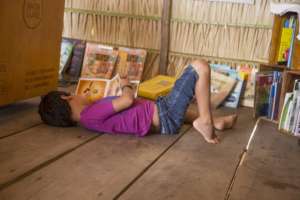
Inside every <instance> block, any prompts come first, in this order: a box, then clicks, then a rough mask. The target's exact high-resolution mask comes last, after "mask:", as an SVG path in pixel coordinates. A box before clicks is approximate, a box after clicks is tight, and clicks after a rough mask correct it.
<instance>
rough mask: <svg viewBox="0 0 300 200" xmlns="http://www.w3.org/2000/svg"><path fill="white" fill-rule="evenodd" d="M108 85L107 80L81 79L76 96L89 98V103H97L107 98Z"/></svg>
mask: <svg viewBox="0 0 300 200" xmlns="http://www.w3.org/2000/svg"><path fill="white" fill-rule="evenodd" d="M108 83H109V80H106V79H93V78H80V79H79V82H78V85H77V89H76V95H80V96H83V97H85V98H87V99H88V100H89V102H95V101H97V100H99V99H102V98H103V97H105V92H106V88H107V85H108Z"/></svg>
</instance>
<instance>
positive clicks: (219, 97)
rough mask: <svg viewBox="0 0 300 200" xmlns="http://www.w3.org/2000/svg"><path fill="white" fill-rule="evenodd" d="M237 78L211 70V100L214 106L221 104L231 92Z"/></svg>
mask: <svg viewBox="0 0 300 200" xmlns="http://www.w3.org/2000/svg"><path fill="white" fill-rule="evenodd" d="M235 84H236V79H234V78H232V77H230V76H227V75H224V74H222V73H219V72H216V71H214V70H212V71H211V87H210V91H211V101H212V106H213V107H214V108H216V107H218V106H220V105H221V104H222V103H223V102H224V100H225V99H226V98H227V97H228V95H229V94H230V93H231V91H232V89H233V88H234V86H235Z"/></svg>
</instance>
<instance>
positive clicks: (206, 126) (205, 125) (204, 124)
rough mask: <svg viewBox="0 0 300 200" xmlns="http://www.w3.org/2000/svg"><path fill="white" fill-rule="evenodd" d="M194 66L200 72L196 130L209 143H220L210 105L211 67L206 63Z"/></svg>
mask: <svg viewBox="0 0 300 200" xmlns="http://www.w3.org/2000/svg"><path fill="white" fill-rule="evenodd" d="M192 66H193V67H194V68H195V70H196V71H197V72H198V75H199V79H198V81H197V82H196V87H195V97H196V100H197V104H198V111H199V117H198V118H197V119H196V120H195V121H194V122H193V126H194V128H195V129H196V130H197V131H199V132H200V133H201V134H202V136H203V137H204V139H205V140H206V141H207V142H208V143H214V144H216V143H218V139H217V137H216V135H215V132H214V128H213V118H212V112H211V105H210V67H209V66H208V63H207V62H205V61H198V60H197V61H194V62H192Z"/></svg>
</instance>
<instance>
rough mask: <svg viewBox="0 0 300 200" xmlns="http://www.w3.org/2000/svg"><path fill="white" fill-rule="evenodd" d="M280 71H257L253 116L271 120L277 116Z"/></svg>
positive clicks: (280, 79)
mask: <svg viewBox="0 0 300 200" xmlns="http://www.w3.org/2000/svg"><path fill="white" fill-rule="evenodd" d="M281 83H282V73H281V72H278V71H268V72H258V73H257V75H256V91H255V116H256V117H259V116H265V117H267V118H269V119H271V120H276V119H277V118H278V107H279V98H280V88H281Z"/></svg>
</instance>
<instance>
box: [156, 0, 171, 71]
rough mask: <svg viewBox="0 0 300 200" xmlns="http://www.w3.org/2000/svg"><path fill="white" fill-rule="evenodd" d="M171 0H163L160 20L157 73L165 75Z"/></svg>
mask: <svg viewBox="0 0 300 200" xmlns="http://www.w3.org/2000/svg"><path fill="white" fill-rule="evenodd" d="M171 9H172V0H164V2H163V12H162V20H161V43H160V45H161V47H160V63H159V73H160V74H167V66H168V57H169V42H170V21H171Z"/></svg>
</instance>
